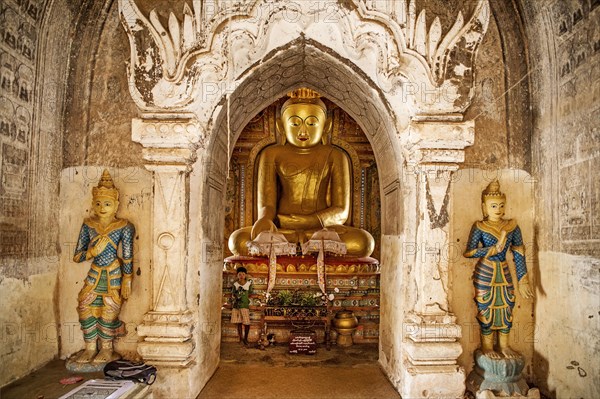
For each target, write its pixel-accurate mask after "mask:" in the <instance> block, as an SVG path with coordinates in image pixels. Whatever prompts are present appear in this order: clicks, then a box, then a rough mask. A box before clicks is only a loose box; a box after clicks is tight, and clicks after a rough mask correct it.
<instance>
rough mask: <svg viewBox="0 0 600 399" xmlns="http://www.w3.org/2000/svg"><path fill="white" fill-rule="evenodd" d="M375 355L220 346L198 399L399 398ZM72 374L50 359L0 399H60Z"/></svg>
mask: <svg viewBox="0 0 600 399" xmlns="http://www.w3.org/2000/svg"><path fill="white" fill-rule="evenodd" d="M377 357H378V349H377V345H373V344H363V345H354V346H353V347H350V348H340V347H336V346H333V347H332V348H331V350H330V351H327V350H326V349H325V348H324V347H322V346H320V347H319V348H318V349H317V353H316V354H315V355H290V354H288V352H287V346H286V345H276V346H274V347H273V346H271V347H268V348H266V349H265V350H259V349H254V348H245V347H243V346H241V345H240V344H239V343H223V344H222V346H221V363H220V365H219V368H218V369H217V371H216V373H215V374H214V375H213V377H212V378H211V380H210V381H209V382H208V384H207V385H206V387H205V388H204V390H203V391H202V392H201V393H200V395H199V396H198V399H210V398H219V399H228V398H232V399H233V398H235V399H238V398H244V399H252V398H261V399H269V398H282V399H286V398H294V399H307V398H319V399H320V398H324V397H327V398H328V399H337V398H340V399H341V398H344V399H348V398H357V399H360V398H382V399H387V398H389V399H397V398H400V395H398V393H397V392H396V391H395V390H394V388H393V387H392V385H391V384H390V382H389V381H388V380H387V379H386V377H385V375H384V374H383V372H382V371H381V370H380V368H379V365H378V363H377ZM159 372H160V371H159ZM70 375H73V373H70V372H69V371H67V370H66V369H65V363H64V361H61V360H53V361H51V362H50V363H48V364H47V365H46V366H45V367H43V368H41V369H40V370H38V371H36V372H34V373H31V374H30V375H28V376H26V377H24V378H22V379H21V380H18V381H16V382H14V383H13V384H11V385H9V386H7V387H4V388H2V390H0V399H21V398H33V399H56V398H59V397H60V396H62V395H64V394H65V393H67V392H69V391H70V390H71V389H73V388H75V387H77V386H78V385H79V384H81V383H83V382H81V383H79V384H74V385H66V386H65V385H61V384H60V382H59V381H60V379H61V378H64V377H68V376H70ZM79 375H82V376H84V377H85V380H90V379H94V378H100V379H101V378H102V377H103V375H102V373H91V374H79ZM181 399H184V398H181ZM186 399H187V398H186Z"/></svg>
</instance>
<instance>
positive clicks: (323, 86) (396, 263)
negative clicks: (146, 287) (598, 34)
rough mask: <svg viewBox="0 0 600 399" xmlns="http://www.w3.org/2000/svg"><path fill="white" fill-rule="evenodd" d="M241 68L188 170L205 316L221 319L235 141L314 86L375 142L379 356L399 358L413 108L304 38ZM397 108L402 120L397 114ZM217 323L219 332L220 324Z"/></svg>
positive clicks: (193, 246)
mask: <svg viewBox="0 0 600 399" xmlns="http://www.w3.org/2000/svg"><path fill="white" fill-rule="evenodd" d="M241 76H242V78H241V79H240V80H238V81H237V82H236V87H235V90H232V92H231V94H230V97H229V106H228V104H227V98H226V96H223V98H222V101H221V103H220V105H219V106H218V107H216V108H215V110H214V112H213V118H212V122H211V124H210V126H211V127H212V129H211V130H212V132H211V134H210V135H209V137H210V138H211V141H210V142H209V143H208V144H207V147H206V149H205V150H204V151H202V156H201V157H200V158H199V159H198V161H197V162H196V164H195V166H194V170H193V172H192V173H191V175H190V186H191V199H190V209H191V214H192V215H198V216H199V217H193V218H190V250H191V254H190V255H191V259H192V260H194V259H196V260H197V262H196V263H195V264H197V265H198V266H199V269H198V271H197V275H199V276H200V284H199V285H198V286H197V287H196V289H197V291H195V292H193V293H192V295H194V296H196V295H197V296H198V298H199V302H198V303H199V313H200V322H201V323H212V325H215V321H216V320H218V321H219V322H220V320H221V307H222V300H223V292H222V288H223V286H222V266H223V256H222V254H223V237H224V236H225V234H224V231H225V223H224V220H225V212H224V209H225V205H226V204H225V201H224V199H225V198H226V190H227V169H228V162H229V160H230V156H231V152H232V150H233V148H234V146H235V143H236V142H237V141H238V138H239V137H240V134H241V133H242V131H243V129H244V127H245V126H247V124H248V123H249V122H250V121H251V120H252V119H253V118H254V117H255V116H256V115H258V114H259V113H260V112H261V111H262V110H264V109H265V108H267V107H268V106H269V105H271V104H273V103H274V102H275V101H277V100H278V99H280V98H282V97H284V96H285V93H287V92H289V91H291V90H293V89H296V88H298V87H308V88H311V89H314V90H316V91H318V92H319V93H320V94H322V95H323V97H325V98H327V99H329V100H331V101H332V102H333V103H335V104H337V105H338V106H340V107H341V108H342V109H343V110H344V111H346V112H347V113H348V115H349V116H351V117H352V118H353V119H354V120H355V121H356V123H357V124H358V125H359V126H360V128H361V130H362V131H363V132H365V136H366V138H367V139H368V142H369V144H370V146H371V148H372V149H373V155H374V160H375V162H376V164H377V178H378V180H379V195H380V200H381V218H380V221H381V222H380V229H381V247H380V248H381V249H380V258H381V259H380V261H381V265H382V267H381V276H380V278H381V281H382V286H381V292H380V295H381V304H380V307H381V309H384V308H385V309H387V310H388V311H386V312H385V313H383V312H382V315H381V319H380V325H379V340H380V341H379V352H380V356H379V358H380V362H382V361H383V362H388V361H392V360H393V359H398V358H399V357H400V356H401V355H400V346H399V343H400V342H401V331H399V330H398V329H397V328H396V327H395V326H397V325H400V323H401V322H402V320H403V318H404V313H405V309H404V305H403V304H402V303H398V300H397V294H396V291H397V289H398V287H397V284H399V283H400V284H401V282H402V280H403V278H402V276H401V275H402V273H401V270H402V265H401V262H400V259H399V257H398V256H397V251H398V247H399V244H398V242H399V240H400V235H401V234H402V233H403V230H404V226H403V225H402V219H403V211H404V208H405V205H404V204H403V200H404V197H403V193H401V183H402V180H403V179H402V170H403V159H402V152H401V151H400V148H399V144H398V140H397V134H398V133H397V132H398V130H399V129H401V128H402V127H404V126H405V125H406V123H407V121H408V111H406V115H403V111H402V110H396V111H395V112H392V111H391V110H390V107H389V105H388V104H387V102H386V101H385V97H384V95H383V94H382V93H381V92H380V89H379V88H378V86H377V84H375V83H374V82H372V81H371V80H370V79H369V78H368V77H367V76H365V75H364V74H363V73H361V71H360V69H359V68H357V67H355V66H354V65H352V63H351V62H349V61H348V60H345V59H341V58H340V57H339V56H338V55H336V54H334V53H333V52H331V51H329V50H328V49H326V48H323V47H322V46H321V45H318V44H315V43H312V42H310V41H307V40H305V39H300V40H298V41H296V42H294V43H291V44H290V45H288V46H286V48H285V49H278V50H277V51H274V52H272V53H271V54H270V56H269V57H268V58H265V59H263V60H262V61H261V62H260V64H257V65H253V66H251V67H249V68H248V70H247V71H246V72H245V73H243V74H242V75H241ZM228 109H229V111H230V113H229V115H228V112H227V110H228ZM398 115H401V116H400V117H402V118H404V120H397V119H396V118H399V117H398ZM228 116H229V119H228ZM404 194H406V193H404ZM198 237H199V238H200V240H198ZM207 246H214V250H213V251H208V252H210V253H211V256H206V253H207V251H202V250H203V248H204V249H205V248H206V247H207ZM213 254H214V256H213ZM218 254H221V256H220V257H219V256H218ZM194 275H196V273H194ZM217 310H218V312H217ZM215 327H216V326H215ZM219 327H220V326H219ZM219 327H217V330H214V331H213V332H215V333H216V332H217V331H220V328H219ZM220 337H221V334H214V335H211V336H208V337H206V339H208V340H209V342H210V343H211V346H212V347H213V348H216V347H220ZM200 339H204V337H201V338H200ZM201 356H203V357H205V359H206V358H207V357H211V358H213V359H212V360H215V359H214V358H215V357H216V361H218V356H219V354H218V352H216V353H215V351H211V353H202V354H201ZM382 359H383V360H382Z"/></svg>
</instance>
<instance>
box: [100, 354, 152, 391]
mask: <svg viewBox="0 0 600 399" xmlns="http://www.w3.org/2000/svg"><path fill="white" fill-rule="evenodd" d="M104 375H105V376H106V378H107V379H110V380H131V381H137V382H142V383H144V384H148V385H151V384H152V383H153V382H154V380H155V379H156V367H154V366H150V365H147V364H145V363H134V362H130V361H128V360H115V361H112V362H110V363H107V364H106V366H104Z"/></svg>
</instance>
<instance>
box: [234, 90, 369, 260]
mask: <svg viewBox="0 0 600 399" xmlns="http://www.w3.org/2000/svg"><path fill="white" fill-rule="evenodd" d="M288 95H289V96H290V99H289V100H287V101H286V102H285V103H284V104H283V106H282V107H281V117H280V118H278V120H277V130H278V132H279V134H281V135H282V136H283V139H284V140H283V141H284V143H283V144H277V145H272V146H270V147H267V148H266V149H265V150H264V151H263V152H262V153H261V154H260V159H259V162H258V174H257V178H256V181H257V184H258V191H257V205H258V220H256V222H255V223H254V225H253V226H252V227H244V228H241V229H239V230H236V231H234V232H233V234H232V235H231V236H230V237H229V249H230V250H231V252H232V253H233V254H235V255H248V251H247V248H246V244H247V243H248V242H249V241H250V240H253V239H255V238H256V236H258V234H259V233H261V232H262V231H269V230H271V228H272V227H275V226H276V228H277V229H278V232H280V233H282V234H283V235H284V236H285V237H286V239H287V240H288V241H289V242H291V243H299V244H303V243H304V242H306V241H308V240H309V239H310V237H311V236H312V234H313V233H314V232H316V231H318V230H321V229H323V228H325V227H326V228H328V229H331V230H335V231H336V232H337V233H338V234H339V236H340V239H341V240H342V241H343V242H344V243H345V244H346V247H347V255H348V256H352V257H365V256H369V255H371V253H373V249H374V246H375V241H374V239H373V236H371V234H369V232H367V231H366V230H362V229H359V228H355V227H350V226H346V225H344V223H346V221H347V220H348V217H349V216H350V207H351V202H350V201H351V177H350V176H351V172H350V161H349V159H348V155H346V153H345V152H344V151H342V150H341V149H339V148H337V147H335V146H333V145H331V144H328V143H326V142H325V141H326V140H325V139H324V135H323V133H324V132H325V131H329V130H330V127H331V122H332V121H331V119H330V118H327V107H326V106H325V103H323V101H321V99H320V98H319V97H320V96H319V94H318V93H316V92H315V91H313V90H311V89H306V88H302V89H298V90H295V91H293V92H291V93H289V94H288Z"/></svg>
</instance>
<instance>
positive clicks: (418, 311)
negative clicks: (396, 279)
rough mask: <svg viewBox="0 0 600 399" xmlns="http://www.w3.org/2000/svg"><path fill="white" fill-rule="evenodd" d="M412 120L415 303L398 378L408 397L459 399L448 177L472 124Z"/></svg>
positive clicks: (462, 380) (460, 386)
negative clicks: (401, 378) (452, 297)
mask: <svg viewBox="0 0 600 399" xmlns="http://www.w3.org/2000/svg"><path fill="white" fill-rule="evenodd" d="M456 119H457V118H456V117H453V118H452V119H451V120H439V119H438V120H435V121H432V120H418V119H417V120H413V121H412V122H411V125H410V126H409V137H411V138H412V140H414V146H413V147H412V151H411V155H412V157H411V159H410V160H409V162H411V166H412V168H413V172H414V178H415V179H416V188H417V212H418V215H417V218H416V220H418V221H419V225H418V227H417V235H416V241H417V251H416V254H415V256H416V259H415V270H414V276H415V280H416V285H417V291H418V292H417V301H416V304H415V307H414V309H413V311H411V312H410V313H409V314H408V316H407V318H406V319H405V328H404V331H405V337H403V338H404V345H403V348H404V349H403V352H404V362H405V367H404V371H403V372H404V375H403V387H402V390H401V394H402V396H403V397H408V398H429V397H444V398H462V397H463V394H464V391H465V372H464V369H463V368H462V367H460V366H458V364H457V360H458V357H459V355H460V354H461V353H462V347H461V345H460V343H459V342H458V340H459V338H460V337H461V334H462V332H461V327H460V325H458V324H456V317H455V316H454V314H453V313H452V311H451V309H450V306H449V302H450V301H449V296H450V291H449V281H448V276H449V260H450V253H449V248H450V247H449V244H450V243H449V234H450V222H451V221H450V216H449V215H450V214H451V212H450V207H451V206H452V204H451V201H450V189H451V184H452V174H453V172H454V171H455V170H457V169H458V164H459V163H460V162H463V161H464V152H463V149H464V148H465V147H466V146H468V145H471V144H472V143H473V136H474V129H473V122H462V121H460V120H456Z"/></svg>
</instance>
